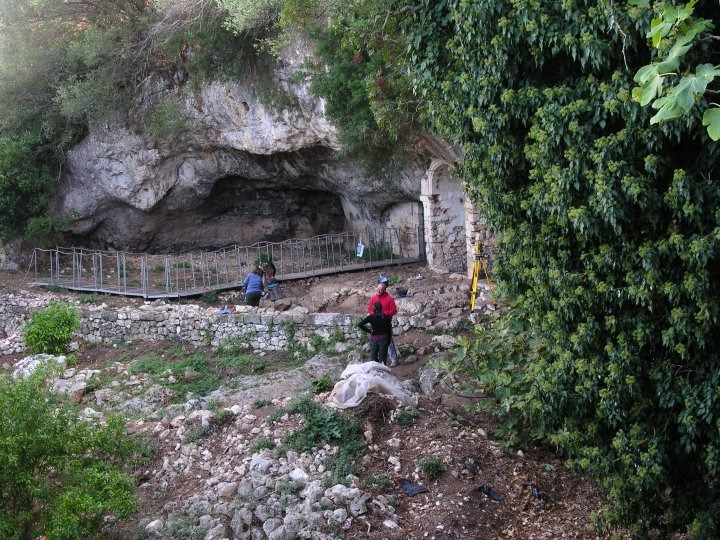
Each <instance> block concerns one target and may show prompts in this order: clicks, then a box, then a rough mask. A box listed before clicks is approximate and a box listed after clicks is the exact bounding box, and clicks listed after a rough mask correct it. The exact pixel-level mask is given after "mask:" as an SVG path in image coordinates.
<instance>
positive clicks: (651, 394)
mask: <svg viewBox="0 0 720 540" xmlns="http://www.w3.org/2000/svg"><path fill="white" fill-rule="evenodd" d="M705 16H706V17H708V18H711V19H717V17H718V16H720V13H719V12H718V10H717V5H715V6H714V11H712V10H711V11H710V12H708V13H707V14H706V15H705ZM649 26H650V15H649V12H648V10H646V9H644V8H642V7H637V6H629V5H628V4H627V3H620V2H616V1H614V0H601V1H600V2H589V1H583V0H561V1H558V2H540V1H537V0H512V1H511V0H475V1H472V2H467V1H465V0H439V1H434V2H423V9H422V10H421V11H419V12H417V13H416V14H415V18H414V21H413V22H412V24H410V25H408V28H407V30H408V32H409V37H410V39H411V61H412V64H413V69H414V73H415V75H416V89H417V92H418V95H419V96H420V97H421V98H423V99H425V100H426V111H427V114H428V117H429V120H430V121H431V122H432V125H433V127H434V128H435V130H436V131H437V132H439V133H440V134H443V135H445V136H447V137H448V138H450V139H452V140H454V141H456V142H458V143H460V144H462V145H463V149H464V160H463V162H462V164H461V165H460V167H459V174H461V175H462V176H463V177H464V178H465V179H466V180H467V182H468V185H469V189H470V192H471V195H472V198H473V200H474V201H475V203H476V204H477V205H478V206H479V208H480V210H481V211H482V212H483V213H484V215H485V216H486V217H487V219H488V221H489V222H490V223H491V225H492V226H493V227H494V229H495V231H496V232H497V234H498V240H497V244H496V246H497V248H498V251H499V254H498V259H497V261H496V266H495V268H496V272H497V276H496V277H497V278H498V280H499V282H500V284H501V292H502V294H503V295H504V296H505V298H506V299H507V301H508V303H509V304H510V305H511V306H512V320H511V321H507V320H505V321H504V322H503V323H502V324H501V325H500V326H496V327H490V328H486V329H481V330H479V337H478V339H477V341H476V342H475V343H474V344H473V343H471V344H468V347H467V351H468V354H469V357H465V358H462V359H461V360H459V361H458V362H459V363H458V366H460V365H462V366H464V367H465V369H467V370H468V372H471V373H473V374H474V375H475V376H476V377H478V378H482V381H481V383H482V385H483V386H484V387H485V389H486V390H488V391H491V390H492V391H494V392H495V393H494V395H495V398H496V401H495V403H494V405H495V406H496V407H499V410H500V411H502V412H503V413H506V416H505V418H504V419H505V420H506V421H507V422H506V424H505V426H506V427H509V428H510V429H511V430H513V431H514V433H515V435H516V436H520V435H523V434H525V435H527V436H530V437H535V438H538V439H542V440H545V441H548V442H550V443H552V444H554V445H555V446H556V447H557V448H558V449H559V450H560V451H562V452H564V453H565V454H566V455H567V456H568V457H569V460H570V463H571V464H572V465H574V466H575V467H576V468H577V469H578V470H580V471H584V472H586V473H589V474H591V475H592V476H594V477H595V478H596V479H597V481H598V483H599V485H601V486H602V487H603V488H604V489H605V491H606V493H607V496H608V500H609V501H610V508H609V509H608V511H607V512H605V513H604V514H603V517H602V519H601V518H600V517H598V520H597V525H602V524H603V523H608V522H610V523H616V524H622V525H630V526H633V527H635V528H636V529H637V530H638V531H644V532H648V531H667V530H683V529H686V528H689V530H690V531H691V532H692V533H693V534H695V535H696V536H698V537H705V538H707V537H714V536H717V533H718V526H719V521H718V516H720V491H719V490H718V485H717V479H718V478H719V477H720V474H719V473H720V392H718V388H719V387H720V386H719V385H720V347H719V346H718V345H719V343H718V335H719V334H718V332H717V328H718V316H719V314H720V264H719V262H720V261H718V253H719V252H718V249H719V248H720V213H719V212H718V208H720V180H718V177H717V176H716V175H717V174H718V172H717V169H715V167H714V163H715V161H716V159H717V157H718V149H717V146H716V145H715V144H713V143H712V142H711V141H710V140H709V138H708V136H707V134H706V132H705V130H703V129H702V128H701V126H700V122H701V119H700V117H699V115H698V114H696V113H694V112H693V111H690V113H689V114H688V115H686V116H685V117H684V118H683V119H682V121H677V122H672V123H665V124H661V125H659V126H650V122H649V120H650V116H651V114H652V111H649V110H648V109H645V108H642V107H641V106H640V105H639V104H638V103H637V102H635V101H633V99H632V87H633V86H634V83H633V76H634V74H635V73H636V72H637V71H638V69H639V68H640V67H641V66H642V65H644V64H646V63H647V59H648V57H649V53H648V50H647V42H646V40H645V31H646V28H648V27H649ZM696 52H699V51H694V50H692V51H688V53H687V55H688V56H687V59H688V62H689V63H692V62H693V61H696V60H697V58H695V57H693V55H694V54H696ZM493 332H494V333H493ZM493 337H495V338H497V339H501V340H502V341H500V342H496V341H495V340H494V339H490V338H493ZM498 343H504V344H505V345H506V346H507V350H508V354H507V355H503V351H504V350H505V349H502V350H501V349H498V347H499V345H498Z"/></svg>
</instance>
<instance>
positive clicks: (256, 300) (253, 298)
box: [245, 291, 262, 307]
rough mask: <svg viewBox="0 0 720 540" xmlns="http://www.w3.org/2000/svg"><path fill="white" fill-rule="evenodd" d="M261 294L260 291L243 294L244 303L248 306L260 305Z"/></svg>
mask: <svg viewBox="0 0 720 540" xmlns="http://www.w3.org/2000/svg"><path fill="white" fill-rule="evenodd" d="M261 296H262V293H261V292H260V291H257V292H249V293H247V294H246V295H245V303H246V304H247V305H248V306H254V307H258V306H259V305H260V297H261Z"/></svg>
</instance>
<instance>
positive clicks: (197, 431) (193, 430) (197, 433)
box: [183, 426, 212, 443]
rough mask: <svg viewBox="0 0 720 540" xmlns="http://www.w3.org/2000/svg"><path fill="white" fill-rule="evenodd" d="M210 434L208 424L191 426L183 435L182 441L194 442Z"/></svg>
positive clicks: (210, 430)
mask: <svg viewBox="0 0 720 540" xmlns="http://www.w3.org/2000/svg"><path fill="white" fill-rule="evenodd" d="M211 434H212V428H211V427H210V426H191V427H189V428H188V429H187V431H186V432H185V434H184V435H183V442H184V443H196V442H200V441H202V440H203V439H205V438H207V437H209V436H210V435H211Z"/></svg>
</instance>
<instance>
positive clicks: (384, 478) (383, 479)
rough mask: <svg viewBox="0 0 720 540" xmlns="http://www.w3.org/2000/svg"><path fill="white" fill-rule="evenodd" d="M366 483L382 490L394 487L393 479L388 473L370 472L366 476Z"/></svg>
mask: <svg viewBox="0 0 720 540" xmlns="http://www.w3.org/2000/svg"><path fill="white" fill-rule="evenodd" d="M365 485H366V486H367V487H375V488H377V489H379V490H380V491H388V490H389V489H390V488H392V487H393V483H392V480H390V477H389V476H388V475H387V474H379V475H377V476H375V475H374V474H372V473H370V474H368V475H367V476H366V477H365Z"/></svg>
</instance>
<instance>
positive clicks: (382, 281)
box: [378, 274, 390, 283]
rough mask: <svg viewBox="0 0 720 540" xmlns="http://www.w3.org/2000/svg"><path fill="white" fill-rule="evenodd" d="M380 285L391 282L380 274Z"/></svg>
mask: <svg viewBox="0 0 720 540" xmlns="http://www.w3.org/2000/svg"><path fill="white" fill-rule="evenodd" d="M378 283H390V280H389V279H388V278H386V277H385V276H383V275H382V274H380V277H379V278H378Z"/></svg>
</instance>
